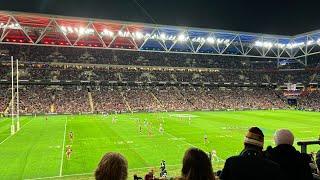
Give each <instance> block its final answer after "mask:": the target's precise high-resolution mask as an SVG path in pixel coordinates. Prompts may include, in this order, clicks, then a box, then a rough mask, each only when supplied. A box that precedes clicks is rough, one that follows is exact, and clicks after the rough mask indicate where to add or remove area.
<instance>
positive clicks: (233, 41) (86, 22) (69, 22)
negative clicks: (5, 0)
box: [0, 11, 320, 64]
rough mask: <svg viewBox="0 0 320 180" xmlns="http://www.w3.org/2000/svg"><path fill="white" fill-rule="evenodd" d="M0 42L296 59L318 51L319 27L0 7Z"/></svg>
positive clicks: (319, 41)
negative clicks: (243, 27) (185, 22)
mask: <svg viewBox="0 0 320 180" xmlns="http://www.w3.org/2000/svg"><path fill="white" fill-rule="evenodd" d="M0 35H1V37H0V43H7V44H28V45H43V46H63V47H86V48H88V47H89V48H106V49H121V50H132V51H149V52H155V51H156V52H166V53H171V52H173V53H191V54H207V55H222V56H225V55H227V56H246V57H262V58H274V59H290V60H298V61H299V62H300V63H303V64H307V58H306V57H307V56H309V55H313V54H318V53H319V52H320V46H319V45H320V32H319V31H314V32H310V33H305V34H299V35H296V36H280V35H270V34H258V33H246V32H236V31H225V30H216V29H203V28H192V27H178V26H165V25H157V24H145V23H135V22H124V21H112V20H101V19H91V18H75V17H65V16H56V15H44V14H32V13H22V12H8V11H0Z"/></svg>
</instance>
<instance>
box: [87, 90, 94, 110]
mask: <svg viewBox="0 0 320 180" xmlns="http://www.w3.org/2000/svg"><path fill="white" fill-rule="evenodd" d="M88 99H89V105H90V109H91V112H94V105H93V98H92V94H91V92H90V91H88Z"/></svg>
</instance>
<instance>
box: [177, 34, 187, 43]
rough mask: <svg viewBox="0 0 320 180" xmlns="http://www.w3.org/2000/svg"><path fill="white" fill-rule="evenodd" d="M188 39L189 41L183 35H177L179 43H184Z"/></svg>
mask: <svg viewBox="0 0 320 180" xmlns="http://www.w3.org/2000/svg"><path fill="white" fill-rule="evenodd" d="M188 39H189V37H187V36H185V35H184V34H179V35H178V41H180V42H183V41H186V40H188Z"/></svg>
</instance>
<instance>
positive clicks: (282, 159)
mask: <svg viewBox="0 0 320 180" xmlns="http://www.w3.org/2000/svg"><path fill="white" fill-rule="evenodd" d="M274 142H275V145H276V147H274V148H271V147H270V148H267V150H266V156H267V157H268V158H269V159H270V160H272V161H274V162H276V163H278V164H279V165H280V169H281V174H282V176H283V177H282V179H288V180H289V179H290V180H309V179H310V180H311V179H313V177H312V172H311V169H310V166H309V164H308V162H306V161H305V160H304V158H303V156H302V154H301V153H300V152H298V151H297V150H296V149H295V148H294V146H293V143H294V135H293V134H292V132H291V131H290V130H288V129H279V130H277V131H276V132H275V134H274Z"/></svg>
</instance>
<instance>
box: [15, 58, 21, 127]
mask: <svg viewBox="0 0 320 180" xmlns="http://www.w3.org/2000/svg"><path fill="white" fill-rule="evenodd" d="M16 79H17V109H16V111H17V112H16V116H17V131H19V130H20V113H19V110H20V109H19V108H20V107H19V100H20V99H19V60H18V59H17V73H16Z"/></svg>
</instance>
